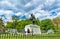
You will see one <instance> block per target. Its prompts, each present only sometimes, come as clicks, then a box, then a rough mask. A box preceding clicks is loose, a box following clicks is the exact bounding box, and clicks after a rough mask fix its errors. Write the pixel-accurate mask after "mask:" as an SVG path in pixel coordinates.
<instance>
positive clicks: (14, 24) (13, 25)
mask: <svg viewBox="0 0 60 39" xmlns="http://www.w3.org/2000/svg"><path fill="white" fill-rule="evenodd" d="M12 20H13V23H12V28H16V26H17V24H18V20H19V18H18V16H15V15H13V16H12Z"/></svg>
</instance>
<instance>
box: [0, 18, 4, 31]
mask: <svg viewBox="0 0 60 39" xmlns="http://www.w3.org/2000/svg"><path fill="white" fill-rule="evenodd" d="M1 29H2V30H3V29H4V25H3V20H2V18H0V30H1Z"/></svg>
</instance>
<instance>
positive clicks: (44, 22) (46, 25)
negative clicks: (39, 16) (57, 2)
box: [40, 19, 54, 31]
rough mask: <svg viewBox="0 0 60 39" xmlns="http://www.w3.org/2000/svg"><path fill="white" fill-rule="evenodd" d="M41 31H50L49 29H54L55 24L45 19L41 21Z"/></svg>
mask: <svg viewBox="0 0 60 39" xmlns="http://www.w3.org/2000/svg"><path fill="white" fill-rule="evenodd" d="M40 25H41V29H42V30H46V31H47V30H49V29H53V28H54V27H53V23H52V21H51V20H50V19H45V20H42V21H41V24H40Z"/></svg>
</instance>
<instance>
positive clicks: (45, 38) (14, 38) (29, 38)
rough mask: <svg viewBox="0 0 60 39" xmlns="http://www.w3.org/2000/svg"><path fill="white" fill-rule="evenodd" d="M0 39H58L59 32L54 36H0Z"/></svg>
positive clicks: (59, 36)
mask: <svg viewBox="0 0 60 39" xmlns="http://www.w3.org/2000/svg"><path fill="white" fill-rule="evenodd" d="M0 39H60V27H59V31H58V32H56V33H54V34H41V35H34V36H25V35H23V34H0Z"/></svg>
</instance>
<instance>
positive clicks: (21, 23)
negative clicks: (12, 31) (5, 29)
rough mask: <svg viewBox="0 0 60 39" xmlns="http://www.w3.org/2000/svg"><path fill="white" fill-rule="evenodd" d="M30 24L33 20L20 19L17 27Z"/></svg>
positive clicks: (21, 27)
mask: <svg viewBox="0 0 60 39" xmlns="http://www.w3.org/2000/svg"><path fill="white" fill-rule="evenodd" d="M28 24H32V21H30V20H28V19H26V20H21V21H19V23H18V26H17V28H20V29H24V27H25V26H26V25H28Z"/></svg>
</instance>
